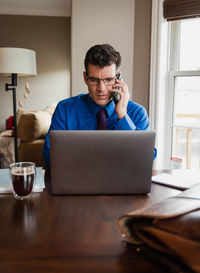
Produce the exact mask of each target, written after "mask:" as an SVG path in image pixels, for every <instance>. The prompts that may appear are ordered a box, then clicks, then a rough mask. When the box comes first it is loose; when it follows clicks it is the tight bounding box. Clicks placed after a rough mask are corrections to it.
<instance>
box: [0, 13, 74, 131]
mask: <svg viewBox="0 0 200 273" xmlns="http://www.w3.org/2000/svg"><path fill="white" fill-rule="evenodd" d="M70 21H71V19H70V18H69V17H48V16H45V17H43V16H15V15H0V25H1V28H0V37H1V38H0V46H1V47H4V46H5V47H6V46H8V47H22V48H29V49H33V50H35V51H36V58H37V76H36V77H29V78H18V87H17V101H18V100H22V103H23V107H24V108H26V109H31V110H33V109H36V110H37V109H43V108H44V107H46V106H47V105H49V104H51V103H52V102H58V101H59V100H61V99H63V98H66V97H69V96H70ZM9 81H10V79H9V78H7V77H2V76H1V77H0V130H3V129H5V119H6V118H7V117H8V116H10V115H12V114H13V109H12V93H11V91H9V92H6V91H5V87H4V86H5V83H6V82H9ZM26 82H28V83H29V85H30V89H31V93H30V95H29V98H28V99H27V100H25V99H24V98H23V95H24V92H25V88H24V86H25V83H26Z"/></svg>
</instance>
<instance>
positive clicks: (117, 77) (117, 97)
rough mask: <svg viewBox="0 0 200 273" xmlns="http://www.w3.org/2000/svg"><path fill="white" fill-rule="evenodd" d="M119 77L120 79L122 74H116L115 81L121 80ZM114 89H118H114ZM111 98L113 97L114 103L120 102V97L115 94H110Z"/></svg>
mask: <svg viewBox="0 0 200 273" xmlns="http://www.w3.org/2000/svg"><path fill="white" fill-rule="evenodd" d="M121 77H122V74H121V73H118V74H117V76H116V79H117V80H121ZM116 89H120V88H119V87H116ZM112 97H113V100H114V103H115V104H117V103H118V101H119V100H120V95H119V94H118V93H117V92H112Z"/></svg>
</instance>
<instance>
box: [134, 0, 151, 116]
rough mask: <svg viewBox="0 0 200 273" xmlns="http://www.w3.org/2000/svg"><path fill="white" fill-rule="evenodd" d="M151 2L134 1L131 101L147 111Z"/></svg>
mask: <svg viewBox="0 0 200 273" xmlns="http://www.w3.org/2000/svg"><path fill="white" fill-rule="evenodd" d="M150 46H151V0H135V31H134V61H133V99H134V100H135V101H137V102H138V103H140V104H142V105H144V106H145V108H146V109H147V111H148V109H149V78H150Z"/></svg>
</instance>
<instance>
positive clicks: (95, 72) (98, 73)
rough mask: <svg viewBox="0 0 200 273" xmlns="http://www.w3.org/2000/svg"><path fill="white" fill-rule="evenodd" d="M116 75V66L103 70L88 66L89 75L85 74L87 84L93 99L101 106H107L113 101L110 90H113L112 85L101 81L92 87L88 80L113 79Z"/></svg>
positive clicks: (112, 65) (106, 67)
mask: <svg viewBox="0 0 200 273" xmlns="http://www.w3.org/2000/svg"><path fill="white" fill-rule="evenodd" d="M115 74H116V65H115V64H111V65H109V66H105V67H103V68H101V67H99V66H96V65H92V64H88V75H87V76H86V72H84V73H83V76H84V80H85V83H86V84H87V86H88V91H89V94H90V97H91V99H92V100H93V101H94V102H95V103H96V104H98V105H100V106H103V107H104V106H106V105H107V104H108V103H109V102H110V101H111V93H110V92H109V91H108V90H112V85H105V84H104V82H103V81H100V82H99V84H98V85H91V84H90V83H89V80H88V78H89V77H90V78H96V79H112V78H114V77H115Z"/></svg>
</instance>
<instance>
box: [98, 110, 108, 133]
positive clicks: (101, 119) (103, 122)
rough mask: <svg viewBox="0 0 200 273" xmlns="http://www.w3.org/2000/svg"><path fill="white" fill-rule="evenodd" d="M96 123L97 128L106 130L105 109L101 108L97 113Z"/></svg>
mask: <svg viewBox="0 0 200 273" xmlns="http://www.w3.org/2000/svg"><path fill="white" fill-rule="evenodd" d="M97 118H98V124H97V130H107V120H106V110H105V109H101V110H99V112H98V113H97Z"/></svg>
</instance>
